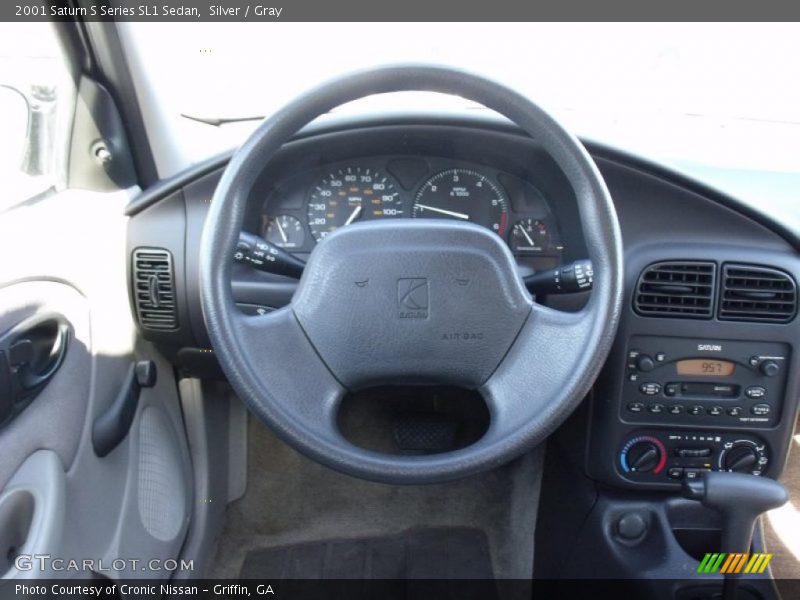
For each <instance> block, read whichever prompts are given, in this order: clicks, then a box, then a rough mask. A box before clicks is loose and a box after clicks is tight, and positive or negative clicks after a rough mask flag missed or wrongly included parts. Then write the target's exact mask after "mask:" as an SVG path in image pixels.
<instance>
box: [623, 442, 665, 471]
mask: <svg viewBox="0 0 800 600" xmlns="http://www.w3.org/2000/svg"><path fill="white" fill-rule="evenodd" d="M660 457H661V456H660V453H659V451H658V446H656V445H655V444H652V443H650V442H639V443H638V444H635V445H634V446H633V447H632V448H631V449H630V450H628V466H629V467H630V468H631V471H639V472H647V471H652V470H653V469H654V468H655V466H656V465H657V464H658V459H659V458H660Z"/></svg>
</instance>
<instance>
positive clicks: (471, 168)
mask: <svg viewBox="0 0 800 600" xmlns="http://www.w3.org/2000/svg"><path fill="white" fill-rule="evenodd" d="M404 218H412V219H421V218H432V219H450V220H456V221H467V222H472V223H476V224H478V225H481V226H483V227H486V228H487V229H490V230H492V231H494V232H495V233H496V234H497V235H498V236H500V237H501V238H502V239H503V240H504V241H505V242H506V243H507V244H508V246H509V248H510V249H511V251H512V252H513V254H514V256H515V257H516V258H517V261H518V263H519V265H520V267H521V270H524V271H527V272H535V271H542V270H546V269H551V268H553V267H555V266H557V265H559V264H561V262H562V259H563V255H564V249H565V248H564V240H563V239H562V236H561V230H560V227H559V222H558V219H557V218H556V216H555V215H554V214H553V211H552V210H551V208H550V203H549V202H548V200H547V199H546V198H545V196H544V195H543V193H542V192H541V191H540V190H539V189H537V188H536V186H535V185H534V184H533V183H531V182H530V181H528V180H526V179H523V178H521V177H518V176H516V175H513V174H511V173H508V172H505V171H503V170H500V169H498V168H496V167H494V166H491V165H486V164H478V163H475V162H469V161H456V160H452V159H449V158H443V157H437V156H424V155H423V156H420V155H395V156H363V157H357V158H354V159H351V160H347V161H342V162H335V163H330V164H325V165H321V166H320V167H318V168H316V169H311V170H308V171H304V172H302V173H299V174H297V175H295V176H293V177H291V178H288V179H285V180H281V181H279V182H278V183H277V184H276V185H275V186H274V188H273V191H272V193H270V194H269V196H268V197H267V198H266V199H265V200H264V203H263V208H262V210H261V212H260V214H259V215H258V222H257V223H256V224H252V223H251V226H250V229H251V230H252V229H255V230H256V231H257V233H258V234H259V235H261V236H262V237H263V238H264V239H266V240H267V241H269V242H271V243H273V244H275V245H276V246H278V247H280V248H283V249H285V250H287V251H289V252H290V253H292V254H294V255H296V256H298V257H300V258H305V257H306V256H307V255H308V254H309V253H310V252H311V251H312V250H313V248H314V246H315V245H316V244H317V243H318V242H320V241H321V240H322V239H324V238H325V237H326V236H327V235H329V234H331V233H332V232H334V231H336V230H337V229H340V228H342V227H346V226H347V225H350V224H352V223H356V222H361V221H372V220H387V219H388V220H391V219H404Z"/></svg>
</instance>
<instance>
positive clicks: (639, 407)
mask: <svg viewBox="0 0 800 600" xmlns="http://www.w3.org/2000/svg"><path fill="white" fill-rule="evenodd" d="M643 410H644V404H642V403H641V402H631V403H630V404H628V411H630V412H632V413H640V412H642V411H643Z"/></svg>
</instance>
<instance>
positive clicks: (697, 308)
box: [633, 261, 716, 319]
mask: <svg viewBox="0 0 800 600" xmlns="http://www.w3.org/2000/svg"><path fill="white" fill-rule="evenodd" d="M715 276H716V265H715V264H714V263H711V262H695V261H666V262H658V263H654V264H652V265H650V266H648V267H647V268H646V269H645V270H644V271H642V274H641V275H640V276H639V281H638V283H637V284H636V294H635V295H634V299H633V306H634V310H636V312H637V313H638V314H640V315H642V316H645V317H678V318H687V319H710V318H711V316H712V314H713V312H714V289H715V287H716V286H715V281H714V280H715Z"/></svg>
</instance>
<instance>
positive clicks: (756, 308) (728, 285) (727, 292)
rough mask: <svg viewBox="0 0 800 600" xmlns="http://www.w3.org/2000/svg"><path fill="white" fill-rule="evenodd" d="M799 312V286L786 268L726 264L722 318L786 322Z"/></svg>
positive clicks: (722, 292) (721, 292) (721, 291)
mask: <svg viewBox="0 0 800 600" xmlns="http://www.w3.org/2000/svg"><path fill="white" fill-rule="evenodd" d="M796 312H797V286H796V285H795V283H794V280H793V279H792V278H791V277H790V276H789V275H787V274H786V273H784V272H783V271H778V270H776V269H770V268H767V267H756V266H752V265H738V264H730V263H728V264H725V265H723V266H722V286H721V289H720V301H719V318H720V319H721V320H725V321H769V322H773V323H786V322H787V321H791V320H792V319H793V318H794V315H795V313H796Z"/></svg>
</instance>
